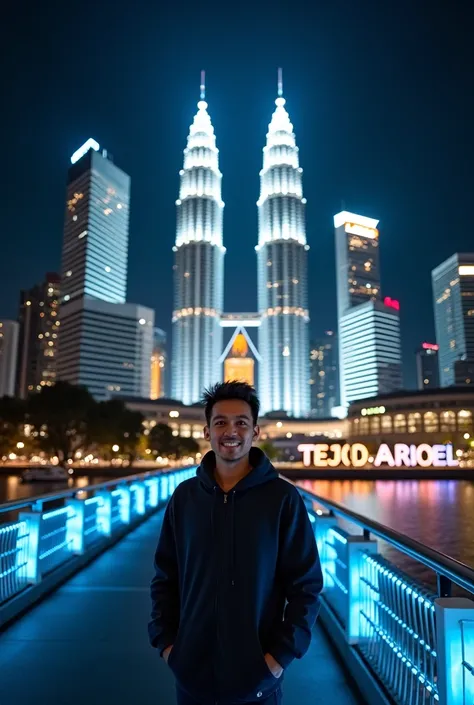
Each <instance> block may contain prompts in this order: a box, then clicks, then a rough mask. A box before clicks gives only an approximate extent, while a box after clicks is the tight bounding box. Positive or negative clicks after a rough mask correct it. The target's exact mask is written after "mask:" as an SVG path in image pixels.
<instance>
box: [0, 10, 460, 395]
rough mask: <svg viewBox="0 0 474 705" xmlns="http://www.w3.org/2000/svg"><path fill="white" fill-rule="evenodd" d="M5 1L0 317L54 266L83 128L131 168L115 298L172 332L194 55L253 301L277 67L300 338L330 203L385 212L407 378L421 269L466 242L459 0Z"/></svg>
mask: <svg viewBox="0 0 474 705" xmlns="http://www.w3.org/2000/svg"><path fill="white" fill-rule="evenodd" d="M161 4H163V7H164V8H165V9H160V7H159V6H160V5H161ZM12 5H13V3H9V4H8V9H7V10H6V11H5V10H3V15H2V26H1V27H0V40H1V41H0V47H1V48H0V55H1V56H2V62H1V63H2V71H1V74H0V75H1V78H0V82H1V84H0V85H1V97H2V100H1V104H2V123H3V129H2V162H3V164H2V175H1V177H0V179H1V181H2V183H1V191H0V207H1V220H0V236H1V250H0V317H10V318H15V317H16V315H17V306H18V297H19V290H20V288H22V287H29V286H31V285H33V284H35V283H36V282H38V281H40V280H41V279H42V277H43V276H44V273H45V272H46V271H54V270H58V269H59V267H60V260H61V243H62V228H63V216H64V199H65V185H66V172H67V169H68V166H69V157H70V155H71V154H72V153H73V152H74V151H75V150H76V149H77V148H78V147H79V146H80V145H81V144H82V143H83V142H84V141H85V140H86V139H87V138H88V137H90V136H92V137H94V138H95V139H96V140H97V141H98V142H99V143H100V144H101V146H102V147H104V148H106V149H107V150H108V151H109V153H111V154H112V155H113V157H114V161H115V163H116V164H117V165H118V166H120V167H121V168H122V169H124V170H125V171H126V172H128V173H129V174H130V175H131V178H132V194H131V222H130V250H129V284H128V300H129V301H132V302H135V303H141V304H144V305H147V306H151V307H153V308H154V309H155V310H156V324H157V325H159V326H160V327H162V328H164V329H165V330H167V331H168V332H170V329H171V321H170V319H171V310H172V261H173V259H172V251H171V248H172V246H173V243H174V237H175V200H176V198H177V196H178V186H179V180H178V171H179V169H180V168H182V157H183V155H182V150H183V149H184V147H185V143H186V136H187V133H188V129H189V125H190V123H191V122H192V118H193V115H194V113H195V112H196V102H197V100H198V99H199V79H200V70H201V68H204V69H205V70H206V75H207V79H206V82H207V96H206V98H207V100H208V103H209V112H210V115H211V118H212V121H213V124H214V128H215V131H216V136H217V145H218V147H219V150H220V168H221V171H222V172H223V199H224V201H225V204H226V207H225V211H224V243H225V246H226V247H227V255H226V274H225V276H226V283H225V309H226V310H227V311H253V310H256V298H257V297H256V292H257V287H256V257H255V251H254V246H255V244H256V243H257V207H256V201H257V198H258V195H259V175H258V174H259V170H260V168H261V164H262V147H263V146H264V143H265V135H266V130H267V125H268V123H269V121H270V118H271V114H272V112H273V109H274V99H275V97H276V88H277V86H276V80H277V67H278V66H282V67H283V77H284V95H285V97H286V99H287V108H288V111H289V113H290V117H291V119H292V122H293V124H294V127H295V132H296V139H297V143H298V145H299V147H300V164H301V166H302V167H303V169H304V175H303V179H304V180H303V188H304V193H305V196H306V198H307V200H308V205H307V237H308V242H309V244H310V246H311V250H310V252H309V278H310V285H309V294H310V296H309V305H310V315H311V330H312V334H313V335H319V334H321V333H322V332H323V331H324V330H325V329H327V328H331V327H335V325H336V288H335V265H334V234H333V224H332V216H333V214H334V213H336V212H338V211H339V210H341V206H342V205H343V206H344V208H345V209H347V210H350V211H355V212H357V213H361V214H363V215H367V216H372V217H375V218H379V219H380V226H379V227H380V230H381V266H382V285H383V292H384V294H385V295H389V296H391V297H393V298H398V299H399V300H400V302H401V322H402V337H403V354H404V370H405V382H406V383H407V385H408V386H413V385H414V384H415V362H414V350H415V348H416V347H417V345H418V344H419V343H420V342H421V341H422V340H433V339H434V322H433V309H432V301H431V275H430V272H431V269H432V268H433V267H434V266H436V265H438V264H439V263H440V262H441V261H442V260H443V259H445V258H447V257H448V256H449V255H451V254H453V253H454V252H456V251H474V230H473V223H472V197H473V192H474V189H473V185H474V184H473V164H474V148H473V145H474V140H473V136H472V134H473V126H472V119H473V112H474V80H473V67H474V48H473V47H474V44H473V42H472V23H473V21H474V11H473V9H472V3H467V2H466V3H448V2H447V1H446V2H439V3H432V2H419V1H417V0H398V1H397V2H391V1H389V0H386V1H385V2H380V0H377V1H373V0H367V1H361V0H359V2H357V0H328V1H326V2H317V1H315V2H308V3H307V7H308V9H305V5H304V4H303V2H298V0H295V1H294V2H285V3H283V2H278V1H277V2H271V3H263V2H260V3H259V2H256V1H255V0H254V2H239V3H238V4H228V3H206V2H200V3H196V2H195V3H189V2H187V1H183V2H179V3H169V4H167V5H165V3H160V2H153V3H151V2H150V3H146V2H133V3H130V2H124V0H116V2H114V3H111V2H87V1H86V0H85V1H82V2H80V3H75V4H71V3H49V7H48V5H47V4H45V3H34V4H33V3H32V4H29V3H21V2H20V3H18V4H17V5H16V7H15V8H13V7H12ZM469 5H470V9H468V6H469Z"/></svg>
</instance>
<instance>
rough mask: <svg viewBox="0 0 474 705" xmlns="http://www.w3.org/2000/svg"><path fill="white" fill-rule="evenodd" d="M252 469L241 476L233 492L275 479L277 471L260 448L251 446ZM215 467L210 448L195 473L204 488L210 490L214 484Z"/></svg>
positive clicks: (214, 456)
mask: <svg viewBox="0 0 474 705" xmlns="http://www.w3.org/2000/svg"><path fill="white" fill-rule="evenodd" d="M249 460H250V465H251V466H252V470H251V471H250V472H249V473H248V475H246V476H245V477H243V478H242V479H241V480H239V482H238V483H237V484H236V485H235V487H234V488H233V491H234V492H242V491H244V490H248V489H250V488H251V487H257V485H263V484H265V483H266V482H270V481H271V480H276V478H277V477H278V473H277V471H276V470H275V468H274V467H273V465H272V464H271V462H270V461H269V459H268V458H267V456H266V455H265V453H264V452H263V451H262V450H260V448H251V449H250V453H249ZM215 468H216V454H215V453H214V451H213V450H210V451H209V452H208V453H206V455H205V456H204V458H203V459H202V461H201V464H200V466H199V467H198V469H197V471H196V475H197V476H198V478H199V480H200V481H201V483H202V485H203V486H204V488H205V489H206V490H208V491H210V492H212V491H213V489H214V487H215V486H216V479H215V477H214V470H215Z"/></svg>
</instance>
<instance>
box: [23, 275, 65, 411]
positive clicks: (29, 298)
mask: <svg viewBox="0 0 474 705" xmlns="http://www.w3.org/2000/svg"><path fill="white" fill-rule="evenodd" d="M59 300H60V277H59V274H55V273H54V272H49V273H47V274H46V277H45V279H44V281H43V282H41V283H40V284H37V285H36V286H34V287H32V288H31V289H25V290H23V291H22V292H21V294H20V314H19V317H18V320H19V324H20V335H19V341H18V367H17V375H16V394H17V396H19V397H20V398H21V399H25V398H26V397H27V396H28V394H29V393H30V392H33V391H40V390H41V388H42V387H45V386H51V385H52V384H54V382H55V379H56V364H57V352H58V350H57V348H58V337H59Z"/></svg>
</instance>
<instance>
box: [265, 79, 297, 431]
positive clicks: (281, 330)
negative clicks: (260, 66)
mask: <svg viewBox="0 0 474 705" xmlns="http://www.w3.org/2000/svg"><path fill="white" fill-rule="evenodd" d="M282 92H283V91H282V83H281V75H280V76H279V82H278V98H277V99H276V101H275V104H276V108H275V111H274V113H273V115H272V119H271V122H270V124H269V126H268V133H267V141H266V145H265V147H264V148H263V168H262V170H261V171H260V198H259V200H258V202H257V205H258V226H259V227H258V230H259V237H258V245H257V247H256V251H257V258H258V309H259V314H260V317H261V326H260V329H259V352H260V355H261V357H262V365H261V366H260V368H259V384H258V390H259V396H260V401H261V408H262V414H265V413H268V412H270V411H285V412H286V413H287V414H288V415H289V416H296V417H298V416H308V415H309V413H310V385H309V374H310V370H309V340H308V323H309V313H308V303H307V298H308V292H307V286H308V284H307V250H308V249H309V246H308V245H307V243H306V230H305V204H306V199H305V198H304V197H303V186H302V172H303V170H302V168H301V167H300V166H299V156H298V147H297V146H296V141H295V134H294V132H293V125H292V124H291V121H290V117H289V115H288V112H287V110H286V108H285V102H286V101H285V99H284V98H283V96H282Z"/></svg>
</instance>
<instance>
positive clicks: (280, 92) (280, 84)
mask: <svg viewBox="0 0 474 705" xmlns="http://www.w3.org/2000/svg"><path fill="white" fill-rule="evenodd" d="M278 95H279V96H282V95H283V70H282V69H278Z"/></svg>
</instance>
